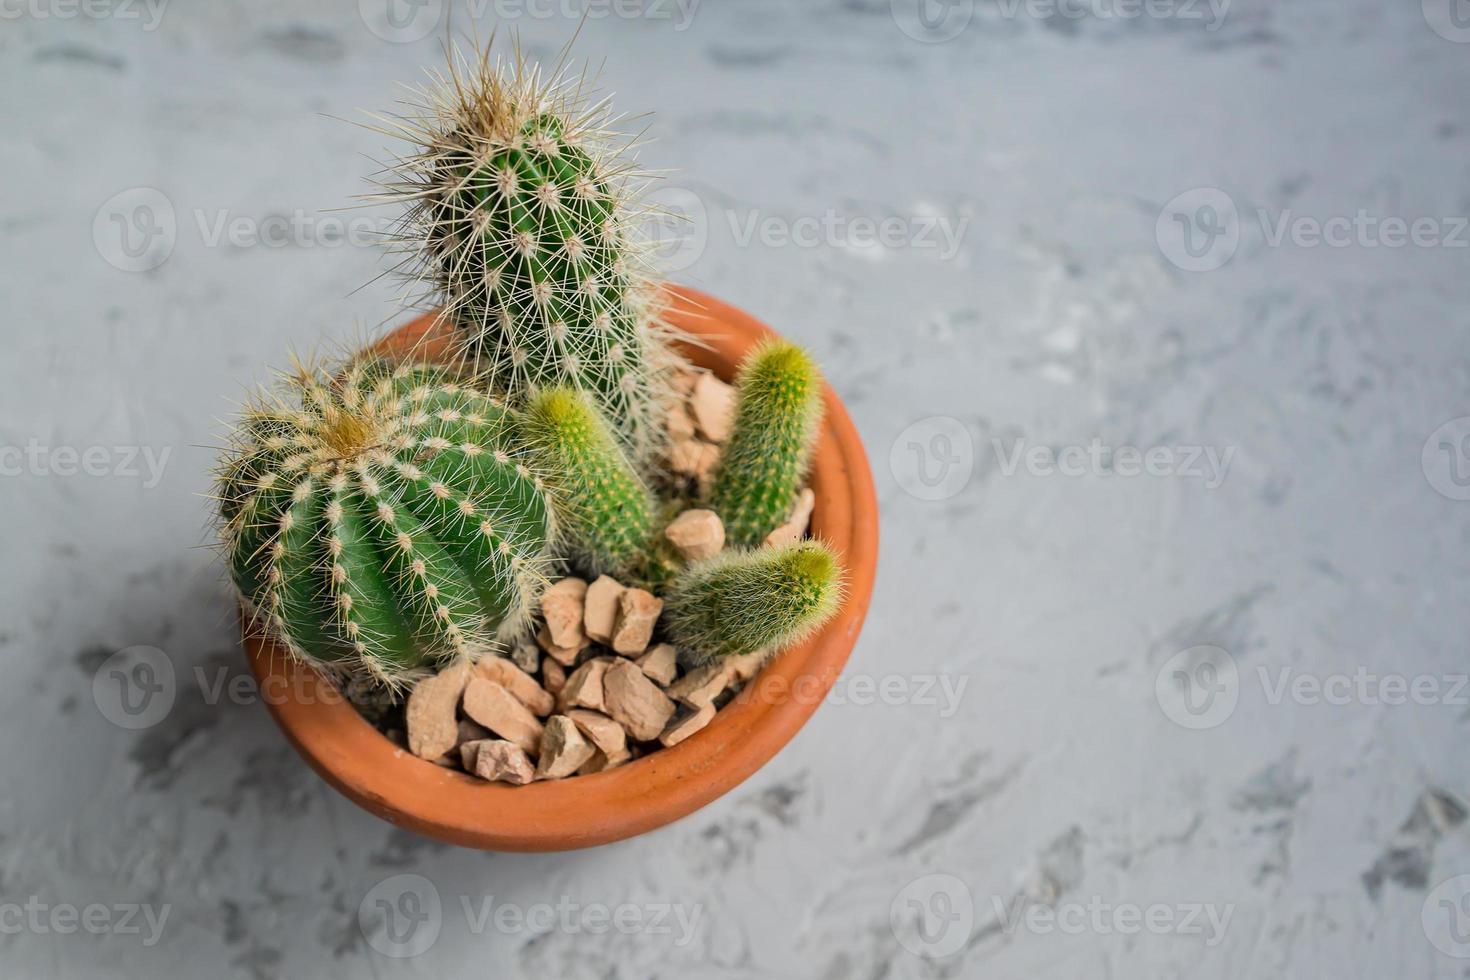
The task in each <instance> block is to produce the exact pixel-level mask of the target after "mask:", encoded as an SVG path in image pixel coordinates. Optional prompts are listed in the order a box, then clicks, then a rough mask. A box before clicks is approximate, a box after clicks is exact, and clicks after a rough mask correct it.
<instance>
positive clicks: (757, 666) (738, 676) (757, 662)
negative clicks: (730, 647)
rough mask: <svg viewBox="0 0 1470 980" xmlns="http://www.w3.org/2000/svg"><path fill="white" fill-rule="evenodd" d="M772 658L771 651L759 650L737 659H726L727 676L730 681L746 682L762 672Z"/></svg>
mask: <svg viewBox="0 0 1470 980" xmlns="http://www.w3.org/2000/svg"><path fill="white" fill-rule="evenodd" d="M770 657H771V651H769V650H757V651H755V652H754V653H742V654H740V655H739V656H735V657H726V658H725V660H724V664H725V674H726V676H727V677H728V678H729V679H730V680H734V681H741V682H745V681H748V680H750V679H751V678H752V677H754V676H755V675H756V674H759V673H760V672H761V668H762V667H764V666H765V665H766V661H767V660H769V659H770Z"/></svg>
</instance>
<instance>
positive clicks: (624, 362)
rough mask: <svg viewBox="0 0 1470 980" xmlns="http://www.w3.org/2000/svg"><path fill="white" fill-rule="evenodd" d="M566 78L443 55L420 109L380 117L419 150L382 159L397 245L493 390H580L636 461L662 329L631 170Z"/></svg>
mask: <svg viewBox="0 0 1470 980" xmlns="http://www.w3.org/2000/svg"><path fill="white" fill-rule="evenodd" d="M580 81H581V80H580V79H569V78H566V77H556V78H552V79H549V80H548V79H545V78H543V77H542V76H541V74H540V72H539V70H538V69H537V68H535V67H534V66H530V65H527V64H526V63H525V62H524V61H522V60H521V58H520V56H519V54H517V55H516V56H515V57H514V58H513V60H512V61H511V62H510V63H509V64H504V63H501V62H498V61H497V62H492V61H491V60H490V55H489V52H488V50H486V51H483V52H478V53H476V54H473V55H466V54H464V53H462V52H459V51H456V52H454V54H453V55H452V58H451V65H450V70H449V72H448V75H447V76H437V77H436V78H435V80H434V82H433V83H432V84H431V85H430V86H429V87H428V89H427V91H426V92H424V93H423V103H424V104H423V105H421V106H419V107H417V109H416V110H415V112H414V113H413V114H412V115H410V116H407V117H403V118H400V119H398V120H396V125H390V127H389V130H388V131H389V132H392V133H394V134H395V135H398V136H402V137H406V138H408V139H410V140H412V141H414V142H416V143H418V144H420V146H421V149H420V150H419V151H418V152H416V153H414V154H411V155H409V156H406V157H404V158H402V159H400V160H399V161H398V162H397V163H396V165H395V166H394V167H393V172H394V174H395V179H394V180H393V181H392V182H390V183H389V184H388V185H387V186H388V189H389V191H390V196H393V197H396V198H398V199H399V200H402V201H405V202H407V203H408V204H409V205H410V210H409V213H408V215H407V217H406V218H405V220H404V222H403V226H402V235H401V236H400V239H401V240H400V245H402V246H404V247H405V248H406V249H407V250H408V251H409V252H410V253H411V255H410V260H409V266H410V267H411V268H412V269H413V270H414V275H413V281H415V282H419V281H422V282H427V283H429V284H431V286H432V287H433V292H434V294H435V297H434V298H435V299H436V300H437V301H438V302H439V303H440V304H441V305H442V307H443V309H444V311H445V314H446V316H447V317H448V318H449V319H450V321H451V323H452V324H453V326H454V328H455V330H456V331H457V335H458V338H459V342H460V346H461V349H462V351H463V353H464V354H466V355H467V356H468V357H469V358H471V359H472V360H473V362H474V365H475V367H476V369H477V370H478V371H480V372H482V373H483V374H484V375H485V377H486V380H487V382H488V383H489V384H490V386H491V387H492V389H493V390H497V391H503V392H506V393H507V395H508V397H509V398H510V399H511V403H512V405H518V404H519V401H520V399H521V398H522V397H523V396H524V395H526V394H528V393H530V392H534V391H536V390H537V389H539V388H541V387H549V386H554V385H560V386H570V387H573V388H578V389H581V390H585V391H588V392H590V393H591V394H592V395H593V396H594V398H595V399H596V400H597V403H598V405H599V407H600V408H601V409H602V411H603V412H604V413H605V414H606V415H607V417H608V419H609V420H610V421H611V422H612V424H613V429H614V431H615V432H616V434H617V435H618V437H619V438H620V440H622V441H623V442H624V444H625V445H626V446H627V447H628V448H629V450H630V451H631V452H632V454H633V456H634V458H635V460H638V461H640V462H641V461H642V460H643V459H644V458H646V457H647V455H648V454H649V453H650V452H651V451H652V450H653V449H655V448H657V446H658V445H659V444H660V443H661V441H662V439H663V428H662V426H661V425H660V420H661V419H662V414H661V405H662V404H663V401H664V399H666V398H667V392H668V380H667V368H668V365H669V353H668V349H667V345H666V340H667V337H668V336H669V335H670V334H671V331H670V330H669V329H668V328H667V327H665V326H664V325H663V324H662V323H661V321H660V319H659V316H658V302H657V291H656V290H655V289H654V288H653V287H652V285H651V283H650V281H649V280H648V278H647V276H646V274H645V273H644V271H643V269H642V263H641V262H640V259H639V255H640V253H641V252H642V251H643V250H641V249H640V248H639V246H638V245H637V243H636V242H635V239H634V236H633V233H632V232H633V229H634V227H635V219H636V218H637V214H636V213H635V210H634V198H635V195H634V194H633V186H634V184H635V183H637V182H638V180H639V178H638V175H637V174H636V173H635V172H634V170H633V165H632V163H631V161H630V160H629V159H628V158H627V156H626V152H625V150H624V149H623V148H621V147H618V146H616V145H615V144H614V138H613V136H612V134H611V133H610V132H609V131H608V126H609V125H610V123H611V122H612V120H611V117H610V114H609V109H608V105H607V103H606V101H599V102H596V103H593V104H590V105H589V104H588V103H587V102H586V101H585V100H584V99H583V96H582V90H581V84H580Z"/></svg>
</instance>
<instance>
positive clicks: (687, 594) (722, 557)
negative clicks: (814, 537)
mask: <svg viewBox="0 0 1470 980" xmlns="http://www.w3.org/2000/svg"><path fill="white" fill-rule="evenodd" d="M841 601H842V569H841V566H840V564H839V563H838V560H837V556H836V555H834V554H833V553H832V551H831V549H829V548H828V547H827V546H826V545H824V544H822V543H821V542H819V541H798V542H795V543H792V544H785V545H779V546H775V547H769V548H760V549H757V550H755V551H726V552H722V553H721V554H718V555H715V556H714V557H713V558H706V559H704V560H703V561H700V562H696V563H695V564H693V565H691V566H689V568H687V569H685V570H684V572H683V574H681V575H680V576H679V578H678V579H677V580H676V581H675V582H674V586H673V588H672V589H671V590H670V592H669V594H668V596H667V597H666V598H665V603H664V616H663V621H664V623H665V625H666V627H667V629H668V632H669V636H670V637H671V638H672V639H673V641H674V643H675V645H676V646H677V647H678V648H679V653H680V655H681V656H682V657H684V659H685V660H687V661H689V662H691V663H695V664H700V663H708V662H709V661H712V660H717V659H719V658H720V657H728V656H735V655H738V654H743V653H752V652H754V651H756V650H772V651H774V650H778V649H780V648H782V647H786V646H790V645H791V644H793V643H798V642H800V641H801V640H803V639H805V638H806V637H807V636H809V635H810V634H811V633H812V632H813V631H814V630H816V629H817V628H818V627H820V626H821V625H822V624H823V623H825V622H826V621H827V620H828V619H830V618H831V616H832V614H833V613H834V612H836V611H837V607H838V605H839V604H840V603H841Z"/></svg>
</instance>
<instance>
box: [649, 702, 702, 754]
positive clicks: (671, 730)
mask: <svg viewBox="0 0 1470 980" xmlns="http://www.w3.org/2000/svg"><path fill="white" fill-rule="evenodd" d="M714 717H715V706H714V705H713V704H706V705H702V706H701V707H699V708H698V709H696V710H694V711H692V712H690V713H689V714H687V715H685V716H684V717H683V718H681V719H679V720H678V721H676V722H674V723H672V724H671V725H669V727H668V728H665V729H664V732H663V734H662V735H660V736H659V737H658V740H659V742H660V743H661V744H662V745H663V746H664V747H665V748H672V747H673V746H675V745H678V744H679V743H680V742H682V741H684V740H685V739H686V738H688V737H689V736H690V735H693V734H694V733H695V732H697V731H699V730H700V729H701V728H703V727H704V726H705V725H708V724H709V723H710V722H711V721H712V720H713V719H714Z"/></svg>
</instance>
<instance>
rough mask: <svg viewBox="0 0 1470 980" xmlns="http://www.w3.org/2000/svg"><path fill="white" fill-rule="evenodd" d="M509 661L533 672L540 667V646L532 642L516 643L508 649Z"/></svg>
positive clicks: (527, 671) (529, 672)
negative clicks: (512, 647)
mask: <svg viewBox="0 0 1470 980" xmlns="http://www.w3.org/2000/svg"><path fill="white" fill-rule="evenodd" d="M510 662H511V663H513V664H515V665H516V666H517V667H519V668H521V670H524V671H525V672H526V673H528V674H534V673H536V671H538V670H540V669H541V648H540V647H538V646H537V645H536V644H534V643H517V644H516V645H515V647H514V649H512V650H511V651H510Z"/></svg>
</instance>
